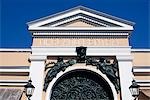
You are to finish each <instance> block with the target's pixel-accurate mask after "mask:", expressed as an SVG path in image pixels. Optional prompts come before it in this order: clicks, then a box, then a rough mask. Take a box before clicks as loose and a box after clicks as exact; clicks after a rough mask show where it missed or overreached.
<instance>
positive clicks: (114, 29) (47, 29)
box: [28, 27, 133, 32]
mask: <svg viewBox="0 0 150 100" xmlns="http://www.w3.org/2000/svg"><path fill="white" fill-rule="evenodd" d="M28 30H29V31H31V32H32V31H53V30H54V31H63V30H65V31H71V30H74V31H80V30H85V31H132V30H133V27H127V28H124V27H91V28H89V27H29V28H28Z"/></svg>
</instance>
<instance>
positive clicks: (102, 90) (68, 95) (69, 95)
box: [50, 70, 114, 100]
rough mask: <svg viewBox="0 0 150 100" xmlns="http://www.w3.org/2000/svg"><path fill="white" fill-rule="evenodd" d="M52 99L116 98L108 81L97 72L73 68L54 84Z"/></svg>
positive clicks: (110, 99) (88, 99)
mask: <svg viewBox="0 0 150 100" xmlns="http://www.w3.org/2000/svg"><path fill="white" fill-rule="evenodd" d="M50 100H114V97H113V93H112V90H111V88H110V86H109V85H108V83H107V82H106V81H105V80H104V79H103V78H102V77H101V76H100V75H98V74H97V73H94V72H92V71H88V70H73V71H70V72H68V73H65V74H64V75H62V76H61V77H60V78H59V79H58V80H57V81H56V82H55V84H54V85H53V87H52V92H51V96H50Z"/></svg>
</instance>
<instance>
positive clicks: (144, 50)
mask: <svg viewBox="0 0 150 100" xmlns="http://www.w3.org/2000/svg"><path fill="white" fill-rule="evenodd" d="M131 52H150V49H131Z"/></svg>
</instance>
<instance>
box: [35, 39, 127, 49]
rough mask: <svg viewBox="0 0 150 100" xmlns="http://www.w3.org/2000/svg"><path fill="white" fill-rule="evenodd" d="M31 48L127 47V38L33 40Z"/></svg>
mask: <svg viewBox="0 0 150 100" xmlns="http://www.w3.org/2000/svg"><path fill="white" fill-rule="evenodd" d="M32 45H33V46H58V47H62V46H87V47H88V46H128V45H129V43H128V39H127V38H34V39H33V44H32Z"/></svg>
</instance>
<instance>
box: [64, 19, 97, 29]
mask: <svg viewBox="0 0 150 100" xmlns="http://www.w3.org/2000/svg"><path fill="white" fill-rule="evenodd" d="M63 26H65V27H94V26H93V25H90V24H87V23H85V22H82V21H80V20H78V21H73V22H71V23H68V24H65V25H63Z"/></svg>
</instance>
